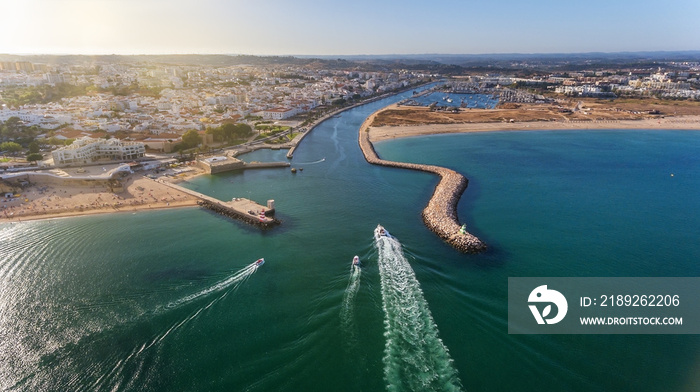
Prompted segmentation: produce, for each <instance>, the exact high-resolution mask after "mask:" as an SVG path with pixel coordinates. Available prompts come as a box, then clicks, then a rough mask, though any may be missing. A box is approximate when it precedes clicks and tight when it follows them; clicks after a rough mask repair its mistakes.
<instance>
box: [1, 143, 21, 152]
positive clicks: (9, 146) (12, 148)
mask: <svg viewBox="0 0 700 392" xmlns="http://www.w3.org/2000/svg"><path fill="white" fill-rule="evenodd" d="M0 150H2V151H7V152H19V151H22V146H21V145H20V144H19V143H15V142H4V143H2V144H0Z"/></svg>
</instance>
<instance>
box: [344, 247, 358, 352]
mask: <svg viewBox="0 0 700 392" xmlns="http://www.w3.org/2000/svg"><path fill="white" fill-rule="evenodd" d="M355 257H357V256H355ZM361 277H362V268H361V267H360V266H359V265H354V264H353V265H351V266H350V278H349V279H348V287H347V288H346V289H345V293H344V294H343V304H342V307H341V308H340V322H341V325H342V327H343V336H344V337H345V339H344V340H345V343H346V348H347V349H348V351H352V350H353V348H354V347H356V346H357V341H358V330H357V326H356V325H355V318H354V313H355V295H356V294H357V292H358V291H359V289H360V278H361Z"/></svg>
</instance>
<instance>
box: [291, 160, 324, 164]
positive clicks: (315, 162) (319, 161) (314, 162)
mask: <svg viewBox="0 0 700 392" xmlns="http://www.w3.org/2000/svg"><path fill="white" fill-rule="evenodd" d="M325 161H326V158H321V159H319V160H318V161H313V162H294V164H295V165H315V164H317V163H321V162H325Z"/></svg>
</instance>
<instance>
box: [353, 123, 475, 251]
mask: <svg viewBox="0 0 700 392" xmlns="http://www.w3.org/2000/svg"><path fill="white" fill-rule="evenodd" d="M375 114H376V113H375ZM375 114H372V115H371V116H369V117H368V118H367V119H366V120H365V122H364V123H362V126H360V132H359V143H360V149H361V150H362V153H363V154H364V156H365V159H366V160H367V162H369V163H371V164H373V165H381V166H389V167H398V168H404V169H411V170H419V171H424V172H428V173H433V174H437V175H438V176H440V182H439V183H438V184H437V186H436V187H435V191H434V192H433V195H432V197H431V198H430V201H429V202H428V205H427V206H426V207H425V209H423V213H422V216H423V222H424V223H425V225H426V226H427V227H428V228H429V229H430V230H431V231H433V232H434V233H435V234H437V235H438V237H440V238H442V239H443V240H444V241H445V242H447V243H448V244H450V245H451V246H452V247H454V248H455V249H457V250H459V251H460V252H463V253H480V252H483V251H485V250H486V248H487V247H486V244H485V243H484V242H482V241H481V240H480V239H479V238H477V237H476V236H474V235H473V234H471V233H469V232H461V233H460V228H461V227H462V225H461V224H460V223H459V219H458V217H457V203H459V198H460V197H461V196H462V193H464V190H465V189H467V184H468V180H467V179H466V178H465V177H464V176H463V175H461V174H459V173H457V172H456V171H454V170H450V169H447V168H444V167H440V166H434V165H421V164H415V163H404V162H394V161H387V160H384V159H381V158H379V156H378V155H377V152H376V151H375V150H374V145H372V142H371V141H370V140H369V125H370V124H371V123H372V121H373V120H374V116H375Z"/></svg>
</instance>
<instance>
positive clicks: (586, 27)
mask: <svg viewBox="0 0 700 392" xmlns="http://www.w3.org/2000/svg"><path fill="white" fill-rule="evenodd" d="M0 15H2V17H1V18H0V37H2V38H0V53H10V54H190V53H221V54H252V55H359V54H370V55H381V54H435V53H439V54H486V53H585V52H622V51H630V52H635V51H677V50H700V22H698V21H700V1H698V0H667V1H664V2H660V1H654V2H652V1H649V0H634V1H632V0H605V1H603V0H587V1H570V0H551V1H550V0H529V1H526V0H423V1H415V0H401V1H386V0H344V1H338V0H325V1H322V0H318V1H312V0H295V1H284V0H250V1H240V0H194V1H193V0H0Z"/></svg>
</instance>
